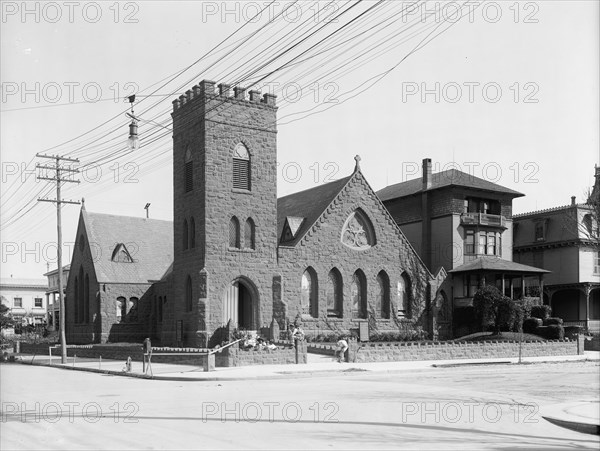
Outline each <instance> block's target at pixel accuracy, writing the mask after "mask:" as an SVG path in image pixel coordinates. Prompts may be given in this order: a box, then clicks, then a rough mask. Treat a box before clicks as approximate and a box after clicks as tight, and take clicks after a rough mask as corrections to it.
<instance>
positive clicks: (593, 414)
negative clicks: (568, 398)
mask: <svg viewBox="0 0 600 451" xmlns="http://www.w3.org/2000/svg"><path fill="white" fill-rule="evenodd" d="M18 356H19V357H20V360H19V361H20V362H21V363H23V364H31V365H41V366H52V367H56V368H59V369H69V370H75V371H88V372H95V373H103V374H111V375H115V376H125V377H137V378H141V379H151V380H163V381H188V382H193V381H204V382H207V381H242V380H253V379H254V380H256V379H258V380H266V379H285V378H287V379H290V378H304V377H331V376H339V375H341V374H348V375H352V374H361V373H363V374H364V372H377V373H396V372H403V371H415V370H425V369H431V368H432V367H433V368H440V370H442V369H443V368H444V367H456V366H472V365H509V364H517V363H518V359H517V358H507V359H471V360H428V361H403V362H374V363H338V362H337V361H333V359H332V358H331V357H329V356H323V355H317V354H308V363H307V364H300V365H262V366H243V367H232V368H220V367H219V368H216V369H215V371H211V372H204V371H203V369H202V368H199V367H197V366H190V365H175V364H171V363H152V375H150V372H149V371H148V372H147V374H144V373H143V372H142V364H141V362H133V366H132V371H131V372H130V373H125V372H123V367H124V364H125V362H122V361H116V360H99V359H98V360H96V359H80V358H76V359H73V357H69V358H68V363H66V364H61V363H60V358H59V357H56V358H53V359H52V364H50V359H49V357H48V356H32V355H26V354H20V355H18ZM586 360H592V361H598V360H600V352H598V351H585V354H584V355H577V356H552V357H527V358H523V359H522V362H523V363H525V364H534V363H542V362H573V361H586ZM540 415H541V416H542V417H543V418H544V419H546V420H547V421H549V422H551V423H554V424H556V425H558V426H562V427H565V428H568V429H572V430H575V431H579V432H584V433H588V434H596V435H597V434H598V433H599V432H598V431H599V429H600V404H599V403H598V401H595V402H582V401H578V402H572V403H565V404H556V405H553V406H547V407H545V408H543V409H542V410H541V411H540Z"/></svg>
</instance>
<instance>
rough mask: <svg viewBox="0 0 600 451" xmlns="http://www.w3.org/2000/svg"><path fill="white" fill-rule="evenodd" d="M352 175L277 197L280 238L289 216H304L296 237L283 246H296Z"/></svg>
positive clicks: (279, 238)
mask: <svg viewBox="0 0 600 451" xmlns="http://www.w3.org/2000/svg"><path fill="white" fill-rule="evenodd" d="M352 175H354V174H351V175H349V176H348V177H344V178H342V179H339V180H336V181H334V182H330V183H326V184H324V185H320V186H316V187H314V188H311V189H307V190H304V191H300V192H298V193H294V194H290V195H289V196H285V197H281V198H279V199H277V239H278V240H281V237H282V233H283V228H284V225H285V224H286V220H287V218H288V217H293V218H304V220H303V221H302V223H301V224H300V226H299V228H298V230H297V231H296V233H295V234H294V238H293V239H292V240H289V241H285V242H281V243H280V244H281V245H283V246H295V245H296V244H297V243H298V242H299V241H300V240H301V239H302V237H303V236H304V234H305V233H306V232H307V231H308V230H309V229H310V228H311V227H312V225H313V224H314V223H315V221H316V220H317V219H318V218H319V216H321V214H322V213H323V211H325V209H326V208H327V207H328V206H329V204H330V203H331V202H332V201H333V199H335V197H336V196H337V195H338V194H339V193H340V191H341V190H342V189H343V188H344V186H346V183H348V181H349V180H350V178H351V177H352Z"/></svg>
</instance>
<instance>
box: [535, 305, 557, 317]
mask: <svg viewBox="0 0 600 451" xmlns="http://www.w3.org/2000/svg"><path fill="white" fill-rule="evenodd" d="M551 313H552V308H551V307H550V306H549V305H534V306H533V307H531V316H532V317H533V318H540V319H546V318H549V317H550V314H551Z"/></svg>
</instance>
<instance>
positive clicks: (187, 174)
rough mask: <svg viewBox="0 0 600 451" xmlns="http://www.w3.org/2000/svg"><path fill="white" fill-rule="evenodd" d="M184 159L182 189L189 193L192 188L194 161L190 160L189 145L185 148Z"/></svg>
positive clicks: (190, 151)
mask: <svg viewBox="0 0 600 451" xmlns="http://www.w3.org/2000/svg"><path fill="white" fill-rule="evenodd" d="M184 161H185V163H184V171H183V172H184V189H185V192H186V193H189V192H190V191H192V190H193V189H194V162H193V161H192V150H191V148H190V146H189V145H188V146H187V148H186V150H185V159H184Z"/></svg>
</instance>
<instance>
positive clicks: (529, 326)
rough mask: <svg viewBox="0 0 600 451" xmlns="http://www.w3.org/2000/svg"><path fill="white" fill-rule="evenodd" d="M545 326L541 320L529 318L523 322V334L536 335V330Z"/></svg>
mask: <svg viewBox="0 0 600 451" xmlns="http://www.w3.org/2000/svg"><path fill="white" fill-rule="evenodd" d="M542 324H543V321H542V320H541V319H539V318H527V319H526V320H525V321H523V332H525V333H526V334H535V333H536V329H537V328H538V327H540V326H541V325H542Z"/></svg>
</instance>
